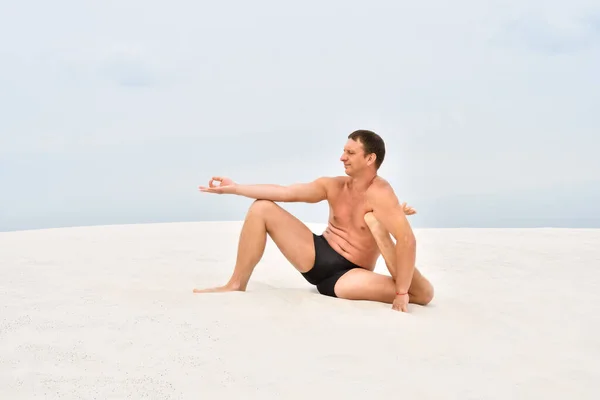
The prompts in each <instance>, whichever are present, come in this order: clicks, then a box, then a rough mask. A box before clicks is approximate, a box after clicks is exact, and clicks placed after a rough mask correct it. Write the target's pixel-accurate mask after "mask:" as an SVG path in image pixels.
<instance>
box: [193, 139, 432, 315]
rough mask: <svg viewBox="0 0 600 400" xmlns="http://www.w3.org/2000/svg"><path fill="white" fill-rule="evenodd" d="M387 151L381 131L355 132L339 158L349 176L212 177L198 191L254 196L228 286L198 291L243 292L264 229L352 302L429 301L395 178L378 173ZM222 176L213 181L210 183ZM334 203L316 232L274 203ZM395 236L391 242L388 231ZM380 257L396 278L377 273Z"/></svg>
mask: <svg viewBox="0 0 600 400" xmlns="http://www.w3.org/2000/svg"><path fill="white" fill-rule="evenodd" d="M384 157H385V144H384V141H383V140H382V139H381V137H380V136H379V135H377V134H376V133H374V132H372V131H368V130H357V131H355V132H353V133H351V134H350V135H349V136H348V140H347V142H346V145H345V146H344V151H343V154H342V156H341V157H340V161H342V162H343V164H344V170H345V173H346V176H338V177H321V178H318V179H316V180H315V181H313V182H310V183H300V184H293V185H289V186H281V185H271V184H258V185H239V184H236V183H235V182H233V181H232V180H231V179H228V178H222V177H213V178H212V179H211V180H210V181H209V186H208V187H205V186H200V191H202V192H207V193H217V194H236V195H240V196H245V197H249V198H253V199H256V201H255V202H254V203H253V204H252V206H251V207H250V209H249V210H248V213H247V215H246V218H245V221H244V225H243V227H242V231H241V233H240V238H239V244H238V253H237V260H236V264H235V268H234V271H233V274H232V276H231V278H230V279H229V282H227V284H226V285H225V286H221V287H216V288H210V289H194V292H195V293H206V292H222V291H234V290H242V291H243V290H246V286H247V284H248V281H249V279H250V276H251V274H252V271H253V270H254V267H255V266H256V264H257V263H258V262H259V261H260V259H261V257H262V255H263V253H264V250H265V246H266V239H267V234H268V235H269V236H270V237H271V239H272V240H273V242H274V243H275V244H276V245H277V247H278V248H279V250H280V251H281V252H282V253H283V255H284V256H285V257H286V258H287V260H288V261H289V262H290V263H291V264H292V265H293V266H294V267H295V268H296V269H297V270H298V271H299V272H300V273H301V274H302V275H303V276H304V278H305V279H306V280H307V281H308V282H310V283H311V284H314V285H316V287H317V290H318V291H319V293H321V294H324V295H328V296H333V297H338V298H343V299H352V300H370V301H380V302H385V303H388V304H392V308H393V309H394V310H397V311H403V312H406V311H408V309H407V306H408V303H409V302H411V303H415V304H420V305H426V304H428V303H429V302H430V301H431V299H432V298H433V287H432V285H431V284H430V283H429V281H427V279H425V278H424V277H423V275H421V273H420V272H419V271H418V270H417V269H416V268H415V252H416V240H415V237H414V235H413V231H412V229H411V227H410V224H409V223H408V220H407V218H406V214H408V215H411V214H414V210H413V209H412V208H410V207H408V208H407V207H405V204H402V205H401V204H399V202H398V199H397V197H396V195H395V194H394V191H393V189H392V187H391V186H390V184H389V183H388V182H386V181H385V180H384V179H382V178H381V177H379V176H378V175H377V171H378V169H379V167H380V166H381V163H382V162H383V159H384ZM214 181H216V182H219V183H220V184H219V185H215V184H214V183H213V182H214ZM323 200H327V202H328V203H329V210H330V214H329V220H328V225H327V228H326V229H325V231H324V232H323V234H322V235H315V234H313V233H312V231H311V230H310V229H309V228H308V227H307V226H306V225H304V224H303V223H302V222H301V221H300V220H298V219H297V218H296V217H294V216H293V215H291V214H290V213H289V212H287V211H286V210H284V209H283V208H281V207H280V206H278V205H277V204H276V203H275V202H305V203H317V202H320V201H323ZM390 234H391V236H393V237H394V238H395V239H396V243H394V242H393V241H392V238H391V236H390ZM380 254H381V255H382V256H383V258H384V260H385V263H386V266H387V268H388V270H389V272H390V274H391V276H386V275H382V274H378V273H375V272H373V269H374V268H375V263H376V261H377V258H378V257H379V255H380Z"/></svg>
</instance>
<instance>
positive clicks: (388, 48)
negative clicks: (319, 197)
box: [0, 0, 600, 231]
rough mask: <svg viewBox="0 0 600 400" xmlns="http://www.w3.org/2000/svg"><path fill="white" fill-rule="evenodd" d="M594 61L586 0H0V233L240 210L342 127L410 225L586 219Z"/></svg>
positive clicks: (315, 172) (331, 142) (598, 8)
mask: <svg viewBox="0 0 600 400" xmlns="http://www.w3.org/2000/svg"><path fill="white" fill-rule="evenodd" d="M594 3H596V4H594ZM598 71H600V5H599V3H598V2H597V1H583V0H573V1H570V2H566V1H555V0H545V1H542V0H530V1H512V0H507V1H496V0H491V1H486V2H481V1H474V0H469V1H467V0H458V1H454V2H446V1H441V0H437V1H429V2H404V1H397V0H395V1H370V2H364V1H348V0H345V1H326V2H323V1H318V2H317V1H312V0H307V1H304V2H296V3H293V4H289V2H278V1H274V0H271V1H264V0H258V1H254V2H244V1H223V2H205V1H191V0H174V1H171V2H168V4H167V2H160V1H155V0H146V1H137V0H135V1H134V0H120V1H103V2H83V1H80V0H79V1H67V0H55V1H53V2H42V1H28V0H22V1H20V2H8V1H0V110H1V111H0V231H15V230H24V229H42V228H53V227H67V226H83V225H104V224H129V223H156V222H183V221H203V220H211V221H214V220H242V219H243V218H244V215H245V212H246V210H247V208H248V206H249V205H250V204H251V201H252V200H251V199H247V198H243V197H237V196H218V195H212V194H206V193H200V192H199V191H198V189H197V188H198V186H199V185H204V184H206V183H207V182H208V180H209V179H210V178H211V177H212V176H214V175H225V176H228V177H230V178H232V179H233V180H234V181H236V182H238V183H276V184H289V183H295V182H305V181H310V180H313V179H315V178H317V177H319V176H327V175H329V176H330V175H343V174H344V171H343V168H342V165H341V162H340V161H339V157H340V155H341V153H342V149H343V146H344V144H345V142H346V138H347V136H348V134H349V133H350V132H352V131H354V130H356V129H371V130H373V131H375V132H377V133H378V134H380V135H381V136H382V137H383V138H384V140H385V142H386V148H387V154H386V159H385V161H384V163H383V165H382V167H381V169H380V171H379V173H380V175H381V176H382V177H384V178H385V179H387V180H388V181H389V182H390V183H391V184H392V186H393V188H394V190H395V192H396V194H397V196H398V198H399V199H400V200H401V201H406V202H407V203H408V204H410V205H412V206H413V207H415V208H416V209H417V212H418V213H417V214H416V215H413V216H411V217H410V221H411V223H412V224H413V226H414V227H416V228H458V227H485V228H508V227H510V228H513V227H514V228H520V227H569V228H599V227H600V157H598V151H599V149H600V113H599V112H598V111H600V109H599V105H600V78H598V76H600V75H599V74H598ZM283 206H284V207H285V208H286V209H288V210H289V211H292V212H293V213H294V214H295V215H297V216H298V217H299V218H301V219H302V220H304V221H306V222H323V223H324V222H326V219H327V211H328V209H327V205H326V204H324V203H320V204H311V205H306V204H284V205H283Z"/></svg>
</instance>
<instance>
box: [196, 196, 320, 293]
mask: <svg viewBox="0 0 600 400" xmlns="http://www.w3.org/2000/svg"><path fill="white" fill-rule="evenodd" d="M267 234H269V236H270V237H271V239H273V242H275V244H276V245H277V247H278V248H279V250H280V251H281V252H282V253H283V255H284V256H285V257H286V258H287V259H288V261H289V262H290V263H291V264H292V265H293V266H294V267H295V268H296V269H297V270H298V271H300V272H306V271H308V270H310V269H311V268H312V266H313V264H314V261H315V249H314V244H313V233H312V231H311V230H310V229H309V228H308V227H307V226H306V225H304V224H303V223H302V222H301V221H300V220H298V219H297V218H296V217H294V216H293V215H292V214H290V213H289V212H287V211H286V210H284V209H283V208H281V207H279V206H278V205H277V204H275V203H273V202H272V201H268V200H257V201H255V202H254V203H252V206H251V207H250V209H249V210H248V213H247V214H246V218H245V221H244V225H243V227H242V232H241V233H240V240H239V243H238V253H237V260H236V263H235V268H234V270H233V274H232V276H231V278H230V279H229V282H227V284H226V285H225V286H220V287H216V288H210V289H194V292H195V293H206V292H224V291H233V290H242V291H243V290H246V286H247V285H248V281H249V280H250V276H251V275H252V271H253V270H254V267H255V266H256V264H258V262H259V261H260V259H261V258H262V255H263V253H264V251H265V246H266V244H267Z"/></svg>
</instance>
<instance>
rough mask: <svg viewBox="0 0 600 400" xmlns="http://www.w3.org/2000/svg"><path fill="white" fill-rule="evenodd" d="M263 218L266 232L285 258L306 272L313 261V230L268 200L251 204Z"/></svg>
mask: <svg viewBox="0 0 600 400" xmlns="http://www.w3.org/2000/svg"><path fill="white" fill-rule="evenodd" d="M253 207H254V208H258V211H260V212H261V213H262V215H263V217H264V218H265V222H266V227H267V233H268V234H269V236H270V237H271V239H272V240H273V242H275V244H276V245H277V247H278V248H279V250H280V251H281V253H283V255H284V256H285V258H286V259H287V260H288V261H289V262H290V263H291V264H292V265H293V266H294V267H295V268H296V269H297V270H298V271H300V272H307V271H308V270H310V269H311V268H312V267H313V265H314V263H315V246H314V241H313V240H314V239H313V232H312V231H311V230H310V229H309V228H308V227H307V226H306V225H305V224H304V223H303V222H302V221H300V220H299V219H298V218H296V217H294V216H293V215H292V214H290V213H289V212H288V211H286V210H284V209H283V208H281V207H280V206H279V205H277V204H275V203H274V202H272V201H268V200H258V201H256V202H255V203H254V205H253Z"/></svg>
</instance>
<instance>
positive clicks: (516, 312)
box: [0, 222, 600, 400]
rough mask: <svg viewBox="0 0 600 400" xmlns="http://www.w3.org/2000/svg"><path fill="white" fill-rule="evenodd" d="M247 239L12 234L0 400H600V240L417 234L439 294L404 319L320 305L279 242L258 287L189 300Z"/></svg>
mask: <svg viewBox="0 0 600 400" xmlns="http://www.w3.org/2000/svg"><path fill="white" fill-rule="evenodd" d="M240 226H241V223H238V222H214V223H211V222H194V223H174V224H148V225H124V226H98V227H80V228H79V227H78V228H62V229H47V230H38V231H23V232H5V233H0V312H1V314H0V315H1V318H0V397H1V398H2V399H33V398H47V399H55V398H60V399H83V398H86V399H87V398H98V399H118V398H134V399H141V398H152V399H204V398H206V399H213V398H214V399H217V398H218V399H221V398H233V397H234V396H236V398H243V399H282V398H285V399H306V398H314V399H329V398H344V399H353V398H357V399H367V398H369V399H371V398H373V399H391V398H395V399H417V398H418V399H502V400H506V399H534V398H535V399H537V398H540V399H565V398H573V399H596V398H598V396H599V395H600V390H599V389H600V331H599V329H598V326H599V322H600V321H599V317H598V315H599V314H600V312H599V311H600V306H599V304H600V295H599V293H600V268H599V267H600V230H567V229H523V230H520V229H514V230H511V229H498V230H493V229H439V230H438V229H420V230H419V229H417V230H416V234H417V240H418V256H417V261H418V265H419V267H420V269H421V270H422V272H423V273H424V274H425V275H426V276H427V277H428V278H429V279H430V280H431V281H432V283H433V284H434V286H435V289H436V297H435V299H434V301H433V302H432V303H431V304H430V305H428V306H426V307H422V306H416V305H411V306H410V308H409V311H410V312H409V313H399V312H396V311H393V310H392V309H391V306H390V305H387V304H382V303H375V302H356V301H348V300H341V299H333V298H328V297H325V296H322V295H320V294H318V293H317V292H316V290H315V289H314V288H313V287H312V286H310V285H309V284H308V283H307V282H306V281H304V280H303V278H302V277H301V276H300V275H299V274H298V273H297V272H296V271H295V270H294V269H293V268H292V267H291V265H290V264H289V263H287V262H286V260H285V259H284V258H283V256H282V255H281V254H280V253H279V252H278V251H277V248H276V247H275V246H274V244H273V243H272V242H271V241H269V243H268V246H267V250H266V253H265V257H264V258H263V261H262V262H261V263H260V264H259V265H258V267H257V269H256V271H255V273H254V275H253V279H252V281H251V283H250V285H249V287H248V291H247V292H245V293H226V294H202V295H199V294H193V293H192V289H193V288H194V287H209V286H214V285H219V284H222V283H224V282H225V281H226V280H227V278H228V277H229V274H230V273H231V270H232V267H233V264H234V260H235V255H236V243H237V239H238V233H239V229H240ZM309 226H310V227H311V229H313V230H314V231H315V232H320V231H321V230H322V229H323V227H324V225H320V224H309ZM376 271H377V272H380V273H385V274H387V270H386V269H385V265H384V264H383V262H382V261H380V263H379V264H378V266H377V268H376Z"/></svg>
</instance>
